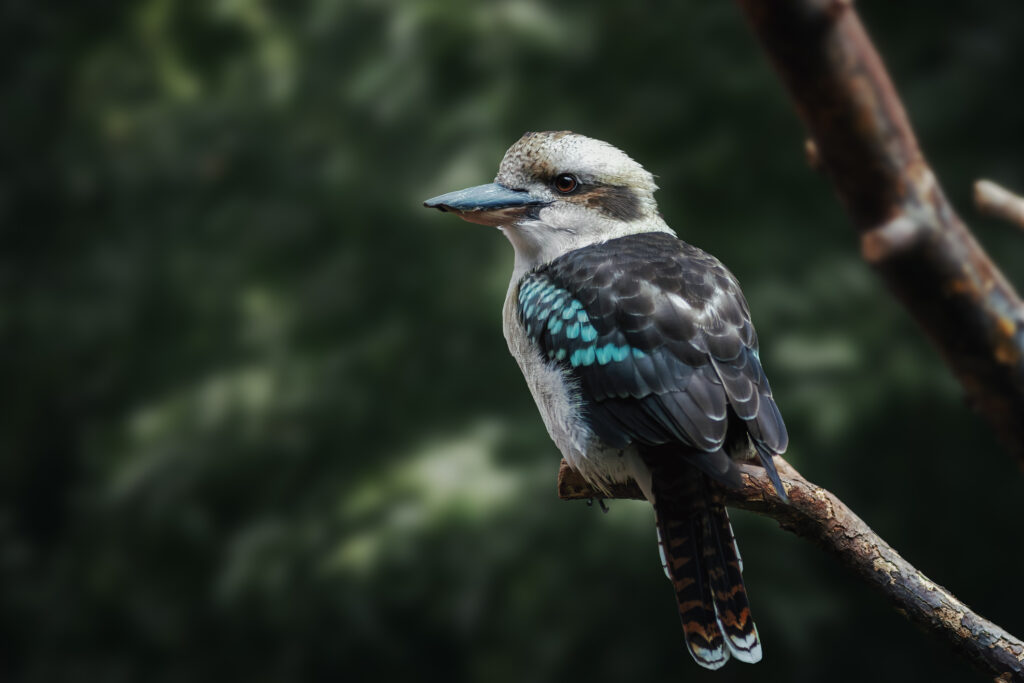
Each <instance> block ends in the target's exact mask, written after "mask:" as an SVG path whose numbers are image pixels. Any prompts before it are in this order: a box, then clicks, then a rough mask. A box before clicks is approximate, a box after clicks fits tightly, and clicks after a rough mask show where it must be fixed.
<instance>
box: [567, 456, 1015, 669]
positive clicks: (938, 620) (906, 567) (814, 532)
mask: <svg viewBox="0 0 1024 683" xmlns="http://www.w3.org/2000/svg"><path fill="white" fill-rule="evenodd" d="M775 466H776V468H777V469H778V471H779V476H780V477H781V478H782V483H783V485H784V486H785V488H786V493H787V494H788V495H789V498H790V504H788V505H787V504H786V503H783V502H782V500H781V499H779V497H778V496H777V495H776V493H775V489H773V488H772V484H771V482H770V481H769V480H768V476H767V474H766V473H765V471H764V468H762V467H758V466H756V465H748V464H741V465H740V469H741V471H742V474H743V488H740V489H735V490H730V489H726V490H725V494H726V500H727V501H728V503H729V504H730V505H733V506H735V507H738V508H740V509H743V510H751V511H753V512H757V513H759V514H762V515H765V516H766V517H771V518H772V519H774V520H775V521H777V522H778V523H779V526H781V527H782V528H783V529H786V530H787V531H791V532H793V533H794V534H796V535H798V536H803V537H804V538H808V539H811V540H812V541H815V542H816V543H817V544H818V545H820V546H821V547H823V548H824V549H825V550H827V551H828V552H830V553H832V554H834V555H836V556H837V557H838V558H839V561H840V562H842V563H843V564H845V565H846V566H847V567H849V568H851V569H853V570H854V571H855V572H857V574H859V575H860V576H861V577H862V578H863V579H864V580H866V581H867V582H868V583H870V584H871V585H872V586H874V587H875V588H876V589H877V590H879V591H880V592H881V593H882V594H883V595H885V596H886V598H888V599H889V601H890V602H891V603H893V605H894V606H895V607H896V608H897V609H898V610H899V611H901V612H902V613H903V614H904V615H906V617H907V618H908V619H910V620H911V621H912V622H914V623H915V624H918V625H919V626H921V627H923V628H924V629H925V630H926V631H928V632H929V633H931V634H932V635H934V636H936V637H938V638H941V639H942V640H944V641H946V642H948V643H949V644H950V645H951V646H952V647H953V649H955V650H956V651H957V652H958V653H960V654H961V655H963V656H965V657H967V658H968V659H970V660H971V661H972V662H973V663H974V664H975V665H977V666H978V667H979V668H981V669H983V670H984V671H986V672H988V673H989V674H991V675H992V676H1005V677H1004V679H1003V680H1006V681H1024V642H1021V641H1020V640H1018V639H1017V638H1015V637H1013V636H1012V635H1010V634H1009V633H1007V632H1006V631H1004V630H1003V629H1001V628H1000V627H999V626H996V625H995V624H993V623H992V622H991V621H988V620H987V619H985V618H983V617H981V616H979V615H977V614H975V613H974V612H972V611H971V609H970V608H969V607H968V606H967V605H965V604H964V603H962V602H960V601H959V600H957V598H956V597H955V596H954V595H953V594H951V593H950V592H949V591H947V590H946V589H945V588H943V587H942V586H939V585H938V584H936V583H933V582H932V581H930V580H929V579H928V577H926V576H925V575H924V574H922V573H921V572H919V571H918V570H917V569H915V568H914V567H913V566H912V565H911V564H910V563H909V562H907V561H906V560H904V559H903V558H902V557H901V556H900V554H899V553H897V552H896V551H895V550H893V548H892V546H890V545H889V544H888V543H886V542H885V541H883V540H882V539H881V538H879V536H878V534H876V533H875V532H874V531H872V530H871V528H870V527H869V526H868V525H867V524H865V523H864V521H863V520H861V519H860V518H859V517H858V516H857V515H855V514H854V513H853V511H852V510H850V508H848V507H846V505H845V504H844V503H843V502H842V501H841V500H839V499H838V498H836V497H835V496H834V495H833V494H831V493H829V492H828V491H826V490H825V489H823V488H821V487H820V486H816V485H814V484H812V483H811V482H809V481H807V480H806V479H804V478H803V477H802V476H801V475H800V473H799V472H797V471H796V470H795V469H794V468H793V467H792V466H791V465H790V464H789V463H788V462H786V461H785V460H784V459H782V458H781V457H779V456H776V458H775ZM610 493H611V495H608V494H607V493H601V492H600V491H597V490H595V489H594V488H592V487H591V486H590V485H589V484H587V482H586V481H585V480H584V479H583V478H582V477H581V476H580V475H579V473H577V472H576V471H575V470H573V469H572V468H571V467H569V465H568V463H566V462H565V461H564V460H563V461H562V465H561V469H560V470H559V472H558V496H559V498H562V499H563V500H578V499H585V498H605V499H607V498H632V499H643V494H642V493H641V492H640V488H639V487H638V486H636V484H633V483H630V484H624V485H619V486H616V487H615V488H614V489H613V490H612V491H611V492H610Z"/></svg>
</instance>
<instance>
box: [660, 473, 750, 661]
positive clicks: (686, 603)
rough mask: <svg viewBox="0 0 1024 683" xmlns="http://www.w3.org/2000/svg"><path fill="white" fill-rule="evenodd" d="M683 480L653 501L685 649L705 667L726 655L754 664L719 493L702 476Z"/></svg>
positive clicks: (742, 594) (736, 564) (735, 557)
mask: <svg viewBox="0 0 1024 683" xmlns="http://www.w3.org/2000/svg"><path fill="white" fill-rule="evenodd" d="M688 479H689V481H687V482H685V483H684V484H683V485H684V487H685V490H680V489H678V488H676V490H674V491H672V493H673V494H675V496H674V497H673V499H669V500H664V499H663V500H664V502H662V501H658V500H656V501H655V512H656V515H657V525H658V542H659V546H660V550H661V554H662V564H663V566H664V568H665V573H666V574H667V575H668V577H669V580H670V581H672V586H673V588H674V589H675V593H676V604H677V605H678V607H679V618H680V621H681V622H682V625H683V633H684V635H685V639H686V647H687V649H688V650H689V652H690V655H691V656H692V657H693V659H694V660H695V661H696V662H697V663H698V664H700V665H701V666H703V667H705V668H708V669H718V668H721V667H722V666H724V665H725V663H726V662H727V661H728V660H729V658H730V657H735V658H736V659H737V660H739V661H741V662H747V663H751V664H752V663H754V662H758V661H760V660H761V642H760V640H759V638H758V634H757V628H756V627H755V626H754V620H753V618H752V617H751V613H750V603H749V602H748V600H747V591H746V588H745V586H744V585H743V576H742V574H741V572H742V565H741V560H740V556H739V551H738V549H737V548H736V541H735V539H734V537H733V532H732V525H731V524H730V523H729V516H728V514H727V513H726V510H725V506H724V503H723V498H722V495H721V493H719V492H717V491H715V490H712V489H711V487H710V486H709V483H708V482H707V481H706V480H705V477H704V476H703V475H700V474H697V473H696V472H694V473H693V476H692V478H688ZM682 494H685V500H686V502H685V503H682V504H681V501H680V500H679V498H682V497H683V495H682ZM663 496H665V494H664V493H663ZM666 498H667V496H666Z"/></svg>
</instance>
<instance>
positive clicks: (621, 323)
mask: <svg viewBox="0 0 1024 683" xmlns="http://www.w3.org/2000/svg"><path fill="white" fill-rule="evenodd" d="M656 189H657V186H656V185H655V184H654V178H653V176H652V175H651V174H650V173H648V172H647V171H646V170H644V168H643V167H642V166H640V164H638V163H637V162H635V161H633V159H631V158H630V157H629V156H627V155H626V154H625V153H623V152H621V151H620V150H618V149H616V148H615V147H613V146H612V145H610V144H608V143H606V142H601V141H600V140H594V139H592V138H588V137H584V136H582V135H576V134H573V133H571V132H568V131H559V132H544V133H527V134H525V135H524V136H523V137H522V138H521V139H520V140H519V141H518V142H516V143H515V144H514V145H512V147H511V148H510V149H509V150H508V152H507V153H506V154H505V158H504V159H502V161H501V166H500V168H499V169H498V175H497V177H496V178H495V180H494V182H493V183H491V184H489V185H480V186H477V187H471V188H469V189H465V190H459V191H457V192H450V193H448V194H444V195H441V196H439V197H434V198H433V199H430V200H427V201H426V202H424V205H425V206H428V207H433V208H437V209H440V210H441V211H450V212H452V213H455V214H456V215H458V216H459V217H460V218H463V219H465V220H467V221H471V222H473V223H480V224H483V225H491V226H495V227H497V228H498V229H500V230H501V231H502V232H503V233H505V236H506V237H507V238H508V240H509V241H510V242H511V243H512V246H513V247H514V249H515V266H514V269H513V272H512V282H511V284H510V285H509V290H508V297H507V298H506V299H505V307H504V313H503V318H504V332H505V339H506V340H507V341H508V346H509V349H510V350H511V352H512V355H513V356H515V359H516V362H518V363H519V367H520V368H521V369H522V372H523V376H524V377H525V378H526V383H527V385H528V386H529V388H530V392H531V393H532V394H533V398H534V400H535V401H536V403H537V407H538V408H539V409H540V414H541V417H542V418H543V420H544V425H545V426H546V427H547V430H548V433H549V434H550V435H551V438H552V439H553V440H554V442H555V444H556V445H557V446H558V449H559V450H560V451H561V452H562V455H563V456H564V457H565V459H566V461H568V463H569V465H571V466H572V467H573V468H575V469H576V470H578V471H579V472H580V474H582V475H583V477H584V478H586V479H587V481H589V482H590V483H591V484H592V485H593V486H595V487H596V488H597V489H598V490H606V489H607V487H608V485H609V484H613V483H617V482H627V481H629V480H634V481H635V482H636V483H637V484H638V485H639V486H640V488H641V489H642V490H643V492H644V495H645V496H646V498H647V500H649V501H650V502H651V504H652V505H653V506H654V510H655V515H656V519H657V529H658V542H659V545H660V549H661V556H662V564H663V565H664V568H665V573H666V574H667V575H668V578H669V580H671V582H672V584H673V587H674V589H675V594H676V601H677V603H678V607H679V616H680V618H681V619H682V623H683V631H684V633H685V638H686V645H687V649H688V650H689V651H690V654H691V655H693V658H694V659H695V660H696V661H697V663H698V664H700V665H701V666H704V667H707V668H709V669H717V668H719V667H721V666H722V665H723V664H725V663H726V662H727V661H728V660H729V658H730V657H735V658H736V659H738V660H740V661H743V662H757V661H759V660H760V659H761V644H760V641H759V639H758V635H757V629H756V627H755V626H754V621H753V619H752V617H751V614H750V605H749V603H748V601H747V594H746V589H745V588H744V586H743V578H742V576H741V570H742V564H741V560H740V555H739V551H738V550H737V548H736V542H735V540H734V539H733V532H732V527H731V525H730V523H729V517H728V515H727V513H726V509H725V505H724V502H723V495H722V489H721V488H720V487H721V486H731V487H735V486H739V485H740V483H741V481H740V475H739V471H738V468H737V467H736V465H735V463H734V460H736V459H746V458H750V457H754V456H755V454H756V457H758V458H759V459H760V461H761V463H762V464H763V465H764V467H765V469H766V470H767V472H768V474H769V476H770V477H771V478H772V481H773V483H774V484H775V487H776V489H777V491H778V493H779V495H780V496H782V497H783V498H784V497H785V492H784V490H783V488H782V484H781V482H780V481H779V478H778V475H777V474H776V472H775V467H774V465H773V463H772V456H773V455H775V454H779V453H782V452H784V451H785V450H786V444H787V441H788V436H787V434H786V427H785V425H784V424H783V422H782V416H781V415H780V414H779V409H778V408H777V407H776V405H775V401H774V400H773V399H772V391H771V388H770V387H769V386H768V378H767V377H765V374H764V370H763V369H762V367H761V361H760V358H759V357H758V344H757V334H756V333H755V332H754V326H753V324H752V323H751V320H750V311H749V309H748V308H747V302H746V300H745V299H744V297H743V293H742V292H741V291H740V286H739V284H738V283H737V282H736V278H735V277H733V275H732V274H731V273H730V272H729V271H728V270H726V268H725V266H723V265H722V264H721V263H720V262H719V261H718V259H716V258H715V257H714V256H711V255H710V254H708V253H706V252H704V251H701V250H700V249H698V248H697V247H694V246H691V245H689V244H687V243H685V242H683V241H681V240H680V239H678V238H677V237H676V235H675V233H674V232H673V231H672V230H671V229H670V228H669V227H668V225H666V224H665V221H664V220H663V219H662V217H661V215H660V214H659V213H658V207H657V204H656V203H655V200H654V191H655V190H656Z"/></svg>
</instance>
